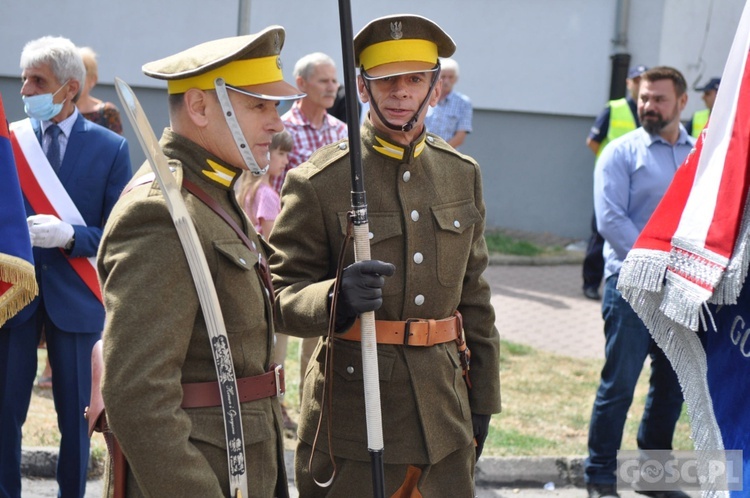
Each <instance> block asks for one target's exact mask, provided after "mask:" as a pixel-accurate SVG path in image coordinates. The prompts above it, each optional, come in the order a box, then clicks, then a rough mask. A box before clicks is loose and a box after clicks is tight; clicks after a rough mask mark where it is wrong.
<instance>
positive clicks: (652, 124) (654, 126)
mask: <svg viewBox="0 0 750 498" xmlns="http://www.w3.org/2000/svg"><path fill="white" fill-rule="evenodd" d="M648 117H655V118H657V119H656V120H647V119H645V118H648ZM669 121H671V120H666V119H664V116H662V115H661V114H659V113H658V112H656V111H648V112H647V113H645V114H644V115H643V116H641V123H643V129H644V130H646V131H647V132H649V133H650V134H651V135H656V134H658V133H659V132H660V131H661V130H663V129H664V127H665V126H667V125H668V124H669Z"/></svg>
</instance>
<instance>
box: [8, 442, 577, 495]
mask: <svg viewBox="0 0 750 498" xmlns="http://www.w3.org/2000/svg"><path fill="white" fill-rule="evenodd" d="M284 457H285V460H286V466H287V475H288V477H289V482H290V483H291V484H293V480H294V452H293V451H292V450H286V451H285V452H284ZM584 458H585V457H482V458H480V460H479V462H478V463H477V466H476V472H475V479H476V483H477V485H479V486H489V487H514V488H540V487H543V486H544V485H545V484H547V483H550V482H552V483H554V484H555V486H557V487H562V486H575V487H583V486H584V484H583V461H584ZM104 460H105V459H104V458H102V457H99V458H95V457H93V456H92V458H90V459H89V474H88V477H89V480H91V479H99V478H101V476H102V475H103V469H104V465H105V461H104ZM56 468H57V448H56V447H52V446H38V447H27V448H23V449H22V451H21V475H22V476H23V477H46V478H54V477H55V470H56Z"/></svg>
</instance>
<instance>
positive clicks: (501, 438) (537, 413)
mask: <svg viewBox="0 0 750 498" xmlns="http://www.w3.org/2000/svg"><path fill="white" fill-rule="evenodd" d="M299 344H300V340H299V339H296V338H291V339H290V340H289V347H288V350H287V359H286V363H285V365H284V367H285V369H286V386H287V394H286V396H285V399H284V403H285V405H286V406H287V409H288V412H289V414H290V415H291V416H292V418H294V419H295V420H297V419H298V418H299V409H298V408H299V391H298V379H299ZM500 351H501V352H500V380H501V384H502V388H501V392H502V400H503V411H502V413H500V414H498V415H494V416H493V417H492V422H491V425H490V433H489V437H488V439H487V442H486V443H485V447H484V455H487V456H574V455H585V454H586V453H587V449H586V440H587V436H588V424H589V417H590V416H591V407H592V406H593V402H594V396H595V394H596V389H597V387H598V385H599V372H600V370H601V368H602V364H603V361H602V360H598V359H582V358H570V357H566V356H558V355H554V354H552V353H548V352H545V351H540V350H537V349H534V348H532V347H529V346H526V345H523V344H517V343H512V342H508V341H502V342H501V350H500ZM44 354H46V352H45V350H40V355H39V356H40V361H39V364H40V371H41V368H42V366H43V362H44ZM649 370H650V369H649V368H648V367H646V368H644V370H643V373H642V374H641V377H640V378H639V381H638V386H637V388H636V392H635V397H634V401H633V405H632V406H631V408H630V410H629V412H628V415H627V420H626V423H625V433H624V436H623V441H622V449H626V450H632V449H636V439H635V438H636V434H637V432H638V424H639V422H640V418H641V415H642V413H643V405H644V401H645V398H646V393H647V390H648V374H649ZM23 431H24V445H25V446H57V445H59V442H60V439H59V432H58V430H57V422H56V418H55V414H54V406H53V404H52V400H51V392H50V391H49V390H47V391H41V390H39V389H36V388H35V389H34V395H33V396H32V406H31V409H30V410H29V416H28V419H27V421H26V424H25V425H24V429H23ZM689 435H690V427H689V423H688V418H687V414H686V412H685V409H684V408H683V413H682V416H681V417H680V420H679V422H678V424H677V429H676V431H675V437H674V447H675V449H678V450H692V449H693V444H692V441H691V440H690V437H689ZM295 445H296V441H295V440H294V439H293V438H291V437H287V438H286V440H285V446H286V448H287V449H290V450H293V449H294V448H295ZM92 447H93V448H94V450H93V452H94V454H95V455H103V454H104V451H105V449H104V448H105V446H104V441H103V439H102V438H101V435H100V434H95V435H94V439H93V441H92Z"/></svg>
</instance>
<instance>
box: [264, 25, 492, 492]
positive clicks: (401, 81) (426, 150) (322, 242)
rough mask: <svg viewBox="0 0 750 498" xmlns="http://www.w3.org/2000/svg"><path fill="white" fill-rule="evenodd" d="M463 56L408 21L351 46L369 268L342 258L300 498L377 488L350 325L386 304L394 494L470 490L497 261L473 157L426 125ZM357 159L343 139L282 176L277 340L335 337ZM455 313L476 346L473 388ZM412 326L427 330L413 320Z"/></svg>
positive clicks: (355, 329)
mask: <svg viewBox="0 0 750 498" xmlns="http://www.w3.org/2000/svg"><path fill="white" fill-rule="evenodd" d="M454 49H455V45H454V43H453V41H452V40H451V38H450V37H449V36H448V35H447V34H445V33H444V32H443V31H442V29H440V27H439V26H437V25H436V24H434V23H433V22H432V21H430V20H428V19H425V18H423V17H420V16H414V15H397V16H390V17H385V18H380V19H376V20H374V21H372V22H371V23H369V24H368V25H367V26H366V27H365V28H364V29H362V31H360V32H359V34H357V35H356V37H355V39H354V52H355V57H356V59H357V64H358V65H359V66H360V76H359V79H358V90H359V95H360V98H361V99H362V100H363V101H365V102H370V106H371V107H370V113H369V118H368V119H367V120H366V121H365V123H364V125H363V127H362V163H363V172H364V179H365V188H366V192H367V207H368V214H369V216H368V217H369V228H370V232H371V233H370V244H371V252H372V258H373V259H372V260H371V261H364V262H359V263H355V264H351V263H352V261H353V259H354V258H353V251H352V248H351V247H349V248H348V252H347V254H346V256H345V265H350V264H351V265H350V266H347V267H346V268H345V270H344V271H343V273H342V283H341V291H340V292H339V296H338V307H337V313H336V322H335V323H336V326H335V330H336V334H335V339H333V340H332V341H331V342H329V340H328V339H323V340H321V341H319V343H318V348H317V350H316V353H315V354H314V355H313V361H311V362H310V365H308V368H307V372H306V380H305V385H306V386H310V387H311V388H310V389H307V388H306V389H305V391H304V393H303V400H302V414H301V417H300V426H299V444H298V447H297V454H296V462H295V466H296V471H295V472H296V484H297V488H298V489H299V492H300V496H304V497H315V496H332V497H333V496H335V497H350V496H357V497H367V496H371V494H372V487H371V482H372V481H371V477H370V472H371V469H370V468H371V464H370V457H369V455H368V450H367V434H366V421H365V413H364V411H365V410H364V395H363V382H362V357H361V350H360V342H359V323H358V321H357V322H354V319H355V317H356V314H357V313H361V312H363V311H371V310H377V311H376V312H375V317H376V330H377V339H378V363H379V376H380V391H381V404H382V415H383V435H384V446H385V448H384V451H383V460H384V467H385V469H384V470H385V491H386V496H394V493H396V492H397V491H398V494H397V496H413V497H417V496H425V497H439V496H462V497H469V496H474V495H473V489H474V486H473V472H474V466H475V461H476V458H478V455H479V453H480V452H481V446H482V444H483V443H484V439H485V437H486V436H487V430H488V426H489V421H490V416H491V414H493V413H498V412H499V411H500V379H499V336H498V332H497V330H496V328H495V326H494V323H495V313H494V311H493V308H492V306H491V304H490V288H489V286H488V284H487V282H486V281H485V280H484V279H483V278H482V273H483V272H484V270H485V268H486V266H487V260H488V253H487V247H486V244H485V240H484V236H483V233H484V227H485V222H484V216H485V205H484V200H483V193H482V181H481V173H480V169H479V165H478V164H477V163H476V162H475V161H474V160H473V159H472V158H470V157H468V156H465V155H463V154H461V153H459V152H457V151H456V150H455V149H453V148H452V147H450V146H449V145H448V144H447V143H446V142H445V141H443V140H442V139H441V138H439V137H438V136H437V135H432V134H430V133H428V131H427V130H426V129H425V127H424V124H423V122H424V116H425V113H426V108H427V105H433V106H434V105H435V103H436V102H437V100H438V97H439V92H440V89H439V88H440V86H439V85H435V83H436V82H437V80H438V78H439V63H438V56H441V57H448V56H450V55H451V54H452V53H453V51H454ZM348 154H349V147H348V143H347V141H346V140H344V141H341V142H338V143H336V144H333V145H330V146H326V147H323V148H321V149H319V150H318V151H317V152H316V153H314V154H313V155H312V156H311V157H310V159H309V160H308V161H307V162H306V163H303V164H302V165H301V166H299V167H297V168H296V169H294V170H292V171H291V172H290V173H289V175H288V176H287V180H286V183H285V185H284V187H283V189H282V206H283V207H282V210H281V214H280V215H279V217H278V219H277V221H276V225H275V227H274V231H273V232H272V233H271V238H270V242H271V244H272V245H273V246H274V249H275V253H274V254H273V255H272V256H271V259H270V264H271V270H272V273H273V278H274V287H275V289H276V292H277V301H276V310H277V315H276V316H277V327H278V328H279V329H280V330H282V331H283V332H284V333H288V334H290V335H295V336H301V337H312V336H322V335H325V334H326V328H327V322H328V313H329V309H330V305H331V303H330V300H331V298H332V296H331V295H330V294H331V293H332V285H333V281H334V276H335V273H336V264H337V258H338V256H339V252H340V248H341V244H342V240H343V239H344V236H345V233H346V230H347V212H348V211H349V210H350V205H351V201H350V190H351V177H350V162H349V157H348ZM384 262H388V263H384ZM389 263H390V264H389ZM391 264H392V265H391ZM394 267H395V271H394ZM388 275H390V276H388ZM383 282H384V283H383ZM381 304H382V306H381ZM456 312H459V313H460V315H461V316H462V317H463V331H464V332H465V339H466V344H467V345H468V347H469V348H470V350H471V369H470V371H469V378H470V382H471V388H470V389H469V388H468V387H467V382H465V379H464V377H463V375H462V373H463V369H462V363H461V357H460V355H459V344H458V343H459V342H460V341H459V339H458V337H459V336H460V332H461V320H460V319H459V317H458V316H457V315H456V314H455V313H456ZM411 319H419V320H417V321H411V322H410V323H409V324H408V325H407V323H406V321H407V320H411ZM352 322H354V326H352V325H351V324H352ZM405 334H412V335H411V336H410V337H408V338H407V339H405V337H404V336H405ZM394 338H395V340H394ZM405 341H407V342H408V345H407V344H405ZM394 343H396V344H394ZM332 346H333V349H334V350H335V351H334V354H333V365H332V370H333V373H332V374H331V375H330V377H329V379H328V384H327V385H328V386H331V385H332V387H331V389H332V408H331V411H328V405H327V402H326V403H323V404H322V401H321V400H322V394H323V393H322V391H323V386H324V367H323V360H324V357H325V355H326V351H327V349H329V348H331V347H332ZM315 359H317V361H315ZM331 382H332V384H331ZM308 383H309V384H308ZM321 406H323V413H324V416H323V423H322V424H321V429H320V431H321V432H320V434H319V435H318V438H317V441H315V436H316V430H317V426H318V419H319V416H320V413H321ZM328 417H331V421H332V423H331V424H330V427H331V431H330V432H331V433H330V434H329V431H328V423H327V418H328ZM329 438H330V439H329ZM329 440H330V444H331V445H332V447H329ZM314 441H315V443H314ZM475 441H476V442H475ZM313 443H314V444H315V447H314V452H315V453H314V455H313V457H314V458H313V459H312V465H311V469H312V472H310V470H309V469H308V461H309V460H310V456H311V454H312V452H313ZM475 444H476V445H478V446H476V447H475ZM330 453H332V454H333V455H334V456H335V462H336V467H337V470H336V474H335V477H334V479H333V482H332V484H331V485H330V487H327V488H323V487H319V486H318V485H316V483H315V482H314V480H317V481H319V482H324V481H326V480H327V479H328V478H329V477H330V476H331V473H332V469H333V466H332V464H331V463H330V461H329V456H330Z"/></svg>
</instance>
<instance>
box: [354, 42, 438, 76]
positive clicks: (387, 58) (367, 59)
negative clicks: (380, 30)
mask: <svg viewBox="0 0 750 498" xmlns="http://www.w3.org/2000/svg"><path fill="white" fill-rule="evenodd" d="M437 60H438V46H437V45H436V44H435V43H433V42H431V41H429V40H420V39H409V40H404V39H401V40H387V41H384V42H380V43H375V44H373V45H370V46H368V47H367V48H365V49H364V50H362V53H361V54H360V55H359V61H360V63H361V64H362V66H363V67H364V68H365V71H369V70H370V69H372V68H373V67H376V66H381V65H383V64H390V63H392V62H412V61H417V62H425V63H428V64H433V65H434V64H436V63H437Z"/></svg>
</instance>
